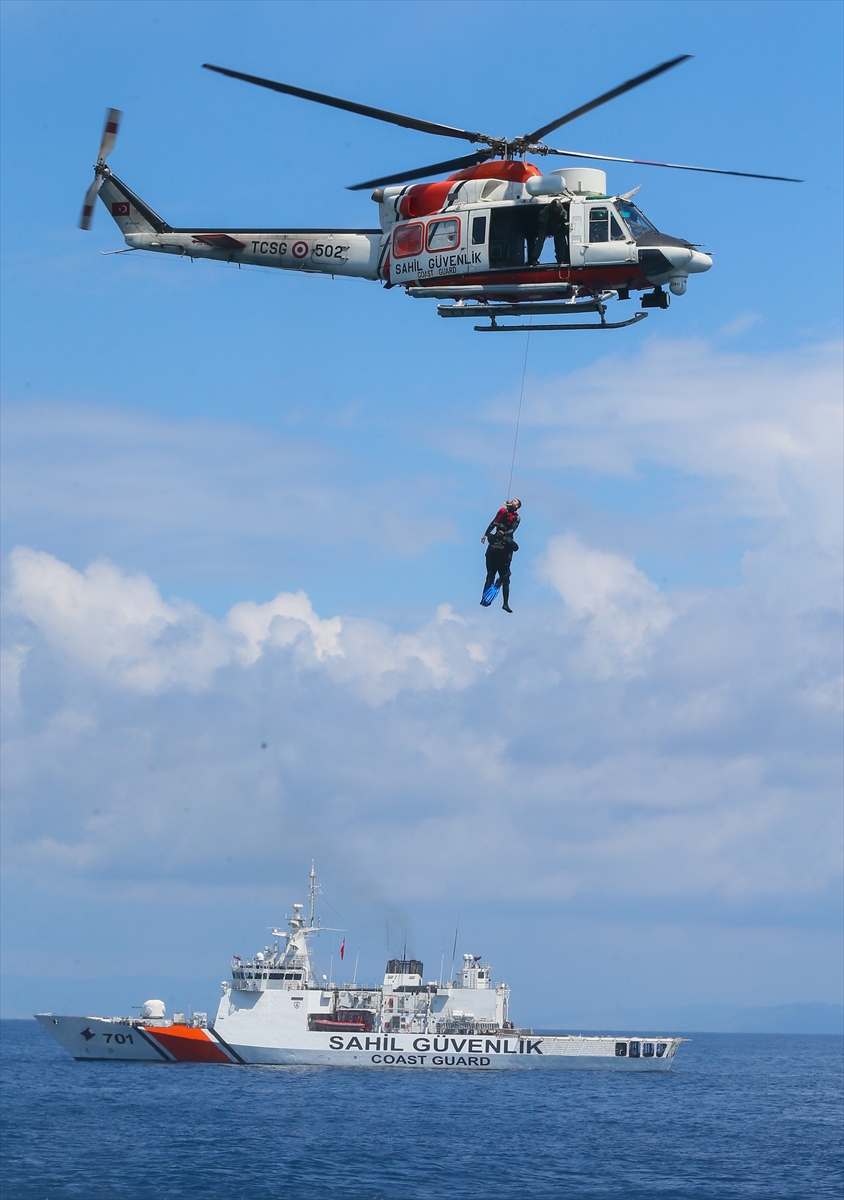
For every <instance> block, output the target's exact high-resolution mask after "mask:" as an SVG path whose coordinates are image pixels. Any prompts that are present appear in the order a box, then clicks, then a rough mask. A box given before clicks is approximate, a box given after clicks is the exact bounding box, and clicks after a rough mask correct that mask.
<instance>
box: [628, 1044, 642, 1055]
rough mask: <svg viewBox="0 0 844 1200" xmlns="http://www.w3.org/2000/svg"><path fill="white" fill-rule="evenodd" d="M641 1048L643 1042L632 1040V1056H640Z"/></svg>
mask: <svg viewBox="0 0 844 1200" xmlns="http://www.w3.org/2000/svg"><path fill="white" fill-rule="evenodd" d="M641 1049H642V1045H641V1042H631V1043H630V1057H631V1058H638V1057H639V1055H640V1053H641Z"/></svg>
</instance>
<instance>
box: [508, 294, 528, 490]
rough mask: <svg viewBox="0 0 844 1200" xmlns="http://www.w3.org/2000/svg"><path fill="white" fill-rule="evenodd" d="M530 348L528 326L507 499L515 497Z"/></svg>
mask: <svg viewBox="0 0 844 1200" xmlns="http://www.w3.org/2000/svg"><path fill="white" fill-rule="evenodd" d="M532 323H533V314H531V316H530V318H529V321H528V325H529V326H530V325H531V324H532ZM529 350H530V328H528V335H527V341H526V342H525V361H524V364H523V366H522V386H521V387H520V388H519V411H518V412H517V414H516V433H515V436H514V438H513V457H512V458H511V459H510V479H509V482H508V484H507V496H506V499H507V500H512V499H513V497H512V496H511V495H510V488H511V487H512V486H513V468H514V467H515V465H516V444H517V443H518V440H519V423H520V422H521V419H522V397H523V396H524V394H525V375H526V374H527V363H528V351H529Z"/></svg>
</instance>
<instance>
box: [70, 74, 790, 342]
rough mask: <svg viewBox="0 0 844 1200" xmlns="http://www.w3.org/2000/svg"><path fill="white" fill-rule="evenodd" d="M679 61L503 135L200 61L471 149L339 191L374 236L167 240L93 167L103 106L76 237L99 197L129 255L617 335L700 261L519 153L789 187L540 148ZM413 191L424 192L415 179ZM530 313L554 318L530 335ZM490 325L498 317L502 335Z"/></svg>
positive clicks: (243, 231)
mask: <svg viewBox="0 0 844 1200" xmlns="http://www.w3.org/2000/svg"><path fill="white" fill-rule="evenodd" d="M690 57H691V55H688V54H681V55H679V56H678V57H676V58H672V59H670V60H669V61H667V62H663V63H660V64H658V65H657V66H655V67H653V68H651V69H650V70H649V71H645V72H644V73H642V74H640V75H637V76H635V77H634V78H632V79H628V80H627V81H626V82H625V83H622V84H620V85H619V86H618V87H615V88H612V89H611V90H610V91H608V92H604V93H602V95H600V96H597V97H596V98H595V99H594V100H590V101H589V102H588V103H587V104H582V105H580V106H579V107H578V108H575V109H573V110H572V111H571V112H568V113H565V114H564V115H563V116H561V117H558V118H557V119H556V120H553V121H549V122H548V123H547V124H545V125H542V126H540V127H539V128H537V129H534V130H533V131H532V132H531V133H526V134H523V135H522V136H521V137H516V138H504V137H492V136H490V135H488V134H485V133H480V132H473V131H471V130H467V129H461V128H458V127H456V126H451V125H442V124H439V123H438V122H435V121H426V120H420V119H418V118H416V117H408V116H404V115H402V114H400V113H394V112H389V111H388V110H387V109H381V108H373V107H371V106H370V105H366V104H358V103H356V102H355V101H352V100H342V99H339V98H338V97H336V96H329V95H326V94H325V93H322V92H314V91H309V90H307V89H305V88H300V87H294V86H293V85H291V84H287V83H279V82H276V81H275V80H272V79H264V78H262V77H260V76H257V75H247V74H244V73H243V72H241V71H233V70H230V69H228V68H227V67H220V66H214V65H212V64H211V63H204V64H203V67H204V68H205V69H206V70H209V71H214V72H216V73H218V74H220V75H224V76H228V77H229V78H232V79H238V80H242V81H243V82H245V83H250V84H254V85H256V86H258V87H262V88H268V89H270V90H271V91H275V92H281V93H283V94H285V95H290V96H295V97H298V98H299V99H302V100H308V101H312V102H314V103H316V104H323V105H327V106H329V107H332V108H338V109H342V110H345V111H346V112H352V113H357V114H358V115H360V116H364V117H370V118H373V119H375V120H378V121H385V122H387V123H389V124H392V125H399V126H402V127H404V128H406V129H416V130H420V131H421V132H423V133H429V134H434V135H436V136H439V137H449V138H458V139H462V140H463V141H467V142H469V143H472V144H474V145H476V146H479V147H480V148H479V149H477V150H475V151H474V152H473V153H471V154H468V155H463V156H462V157H459V158H453V159H449V160H447V161H445V162H437V163H432V164H429V165H428V166H425V167H415V168H412V169H410V170H407V171H402V172H399V173H396V174H391V175H383V176H379V177H378V178H376V179H370V180H367V181H366V182H364V183H357V184H353V185H351V187H350V188H349V189H348V190H350V191H360V190H363V189H368V188H373V189H374V190H373V191H372V199H373V201H374V202H375V203H376V204H377V205H378V216H379V227H378V228H377V229H294V228H289V227H284V228H278V229H248V228H245V227H244V228H236V229H219V228H207V229H206V228H202V229H193V228H191V229H181V228H174V227H172V226H170V225H168V224H167V222H166V221H164V220H162V218H161V217H159V216H158V215H157V214H156V213H155V212H154V211H153V210H152V209H151V208H150V207H149V205H148V204H146V203H145V202H144V201H143V200H141V199H140V197H138V196H136V195H135V193H134V192H133V191H132V190H131V189H130V188H129V187H127V186H126V184H125V183H123V182H122V181H121V180H120V179H118V178H117V176H116V175H115V174H114V173H113V172H112V171H111V170H110V169H109V167H107V166H106V161H105V160H106V158H107V157H108V155H109V154H110V153H111V151H112V150H113V148H114V144H115V140H116V138H117V133H118V130H119V126H120V122H121V119H122V113H121V112H120V111H119V110H118V109H109V110H108V112H107V115H106V124H105V130H104V132H103V138H102V143H101V145H100V151H99V154H98V156H97V162H96V165H95V167H94V181H93V183H92V184H91V186H90V188H89V189H88V193H87V195H86V197H85V203H84V206H83V209H82V216H81V218H80V221H79V224H80V227H81V228H82V229H89V228H90V224H91V218H92V215H93V210H94V205H95V201H96V197H97V195H99V197H100V199H101V200H102V201H103V203H104V204H105V206H106V207H107V208H108V210H109V212H110V213H111V216H112V217H113V219H114V221H115V222H116V224H117V226H118V228H119V229H120V231H121V233H122V234H123V238H124V240H125V242H126V244H127V246H128V247H129V250H150V251H155V252H158V253H161V254H176V255H179V256H180V257H182V258H186V257H187V258H190V259H196V258H208V259H214V260H216V261H218V262H219V261H222V262H227V263H238V264H250V265H257V266H262V267H276V268H281V269H282V270H293V271H307V272H313V273H317V274H323V275H331V276H332V277H334V276H347V277H351V278H356V279H369V280H373V281H376V282H380V283H381V284H382V285H383V286H384V287H385V288H393V287H402V288H404V290H405V293H406V294H407V295H408V296H411V297H413V298H415V299H428V300H436V301H438V302H439V303H438V305H437V312H438V314H439V315H440V316H441V317H449V318H455V317H456V318H461V317H462V318H465V317H468V318H470V319H473V320H477V319H484V320H488V322H489V324H484V325H475V326H474V328H475V329H476V330H477V331H479V332H488V333H503V332H508V331H513V330H525V329H531V330H565V329H572V330H586V329H621V328H624V327H625V326H628V325H635V324H637V323H638V322H639V321H641V320H643V319H644V318H645V317H647V316H648V311H647V310H649V309H653V308H661V309H666V308H668V306H669V304H670V302H671V297H672V296H682V295H683V294H684V293H685V292H686V289H687V286H688V280H689V278H690V276H692V275H697V274H701V273H702V272H704V271H708V270H709V269H710V268H711V266H712V258H711V256H710V255H709V254H707V253H704V251H703V250H701V248H700V247H699V246H697V245H693V244H692V243H691V242H688V241H686V240H685V239H684V238H678V237H672V236H670V235H669V234H665V233H662V232H660V231H659V230H658V229H657V228H656V226H655V225H654V224H653V223H652V222H651V221H649V220H648V218H647V217H646V216H645V215H644V213H643V212H642V210H641V209H640V208H639V207H638V206H637V205H636V204H635V203H634V202H633V197H634V196H635V194H636V192H638V190H639V188H634V189H633V190H632V191H629V192H625V193H624V194H623V195H614V194H611V193H609V192H608V191H607V177H606V173H605V172H604V171H603V170H601V169H599V168H597V167H594V166H589V165H585V166H584V165H582V163H580V162H578V163H577V165H574V166H566V167H562V168H560V169H557V170H552V171H550V172H548V173H547V174H543V173H542V172H541V171H540V170H539V168H538V167H536V166H535V165H534V164H533V163H529V162H528V161H527V156H528V155H530V156H531V157H542V158H544V157H546V156H548V155H553V156H556V157H561V158H566V159H577V160H585V161H586V162H587V163H591V162H621V163H633V164H637V165H642V166H648V167H662V168H669V169H671V170H680V171H699V172H704V173H706V174H714V175H732V176H739V177H742V178H746V179H767V180H774V181H777V182H783V183H802V182H803V181H802V180H800V179H791V178H789V177H787V176H783V175H762V174H756V173H751V172H747V171H728V170H720V169H717V168H714V167H697V166H688V165H683V164H680V163H661V162H649V161H647V160H644V159H635V158H618V157H615V156H612V155H606V154H587V153H583V152H578V151H574V150H560V149H556V148H554V147H552V146H548V145H546V144H545V142H544V140H543V139H544V138H545V137H546V136H547V135H548V134H549V133H552V132H553V131H554V130H557V129H559V128H561V127H562V126H563V125H567V124H569V123H570V122H572V121H574V120H576V119H577V118H578V117H581V116H583V115H584V114H585V113H588V112H592V111H593V110H594V109H596V108H598V107H600V106H601V105H603V104H606V103H608V102H609V101H610V100H614V99H616V98H617V97H618V96H621V95H623V94H625V93H626V92H629V91H632V90H633V89H634V88H637V87H640V86H641V85H642V84H644V83H647V82H648V81H649V80H651V79H655V78H656V77H657V76H659V75H662V74H663V73H664V72H666V71H670V70H671V69H672V68H674V67H676V66H679V64H680V63H683V62H686V61H687V60H688V59H689V58H690ZM446 173H447V174H446ZM443 174H446V178H445V179H442V180H434V181H431V178H430V177H431V176H438V175H443ZM420 179H424V180H426V182H422V183H417V182H415V181H416V180H420ZM640 186H641V185H640ZM549 242H551V243H553V256H552V255H551V254H550V248H549V245H548V244H549ZM127 252H128V251H125V250H124V251H112V252H111V253H127ZM666 289H667V290H666ZM632 292H641V293H642V296H641V309H640V310H639V311H637V312H636V313H635V314H634V315H633V316H632V317H628V318H627V319H622V320H618V321H608V320H607V319H606V313H607V306H608V302H609V301H610V300H612V299H617V300H629V299H630V296H631V293H632ZM584 314H588V315H589V317H590V319H589V320H587V321H586V322H583V321H581V319H580V318H581V317H582V316H583V315H584ZM535 316H536V317H543V316H553V317H555V318H557V320H556V321H555V322H553V323H545V324H542V323H539V324H537V323H534V317H535ZM595 316H597V318H598V319H597V320H595V319H594V318H595ZM525 317H529V318H530V321H529V324H528V325H525V324H523V323H516V324H514V323H512V319H513V318H515V319H516V321H523V319H524V318H525ZM504 318H510V320H507V321H505V323H504V324H501V323H500V322H501V321H502V319H504Z"/></svg>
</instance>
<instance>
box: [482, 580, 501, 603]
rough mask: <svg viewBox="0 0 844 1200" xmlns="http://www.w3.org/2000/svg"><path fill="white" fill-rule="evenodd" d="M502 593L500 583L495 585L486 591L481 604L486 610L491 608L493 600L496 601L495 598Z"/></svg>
mask: <svg viewBox="0 0 844 1200" xmlns="http://www.w3.org/2000/svg"><path fill="white" fill-rule="evenodd" d="M500 591H501V584H500V583H494V584H492V585H491V586H490V587H488V588H487V589H486V591H485V592H484V594H483V598H482V599H481V604H482V605H483V606H484V608H489V606H490V604H492V602H493V600H494V599H495V597H496V596H497V595H498V593H499V592H500Z"/></svg>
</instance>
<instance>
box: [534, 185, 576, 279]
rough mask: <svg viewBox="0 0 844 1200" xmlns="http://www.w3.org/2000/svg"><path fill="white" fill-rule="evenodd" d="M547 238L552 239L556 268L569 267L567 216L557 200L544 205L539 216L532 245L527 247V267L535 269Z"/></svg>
mask: <svg viewBox="0 0 844 1200" xmlns="http://www.w3.org/2000/svg"><path fill="white" fill-rule="evenodd" d="M548 237H553V238H554V257H555V258H556V260H557V265H558V266H568V265H569V214H568V208H567V207H566V205H565V204H564V203H563V201H562V200H560V199H559V198H558V199H556V200H552V201H551V202H550V204H546V205H545V206H544V207H543V209H542V212H541V213H540V216H539V226H538V228H537V233H536V237H535V238H534V240H533V245H528V266H532V267H535V266H536V264H537V263H538V262H539V259H540V256H541V254H542V248H543V246H544V245H545V241H546V239H547V238H548Z"/></svg>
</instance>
